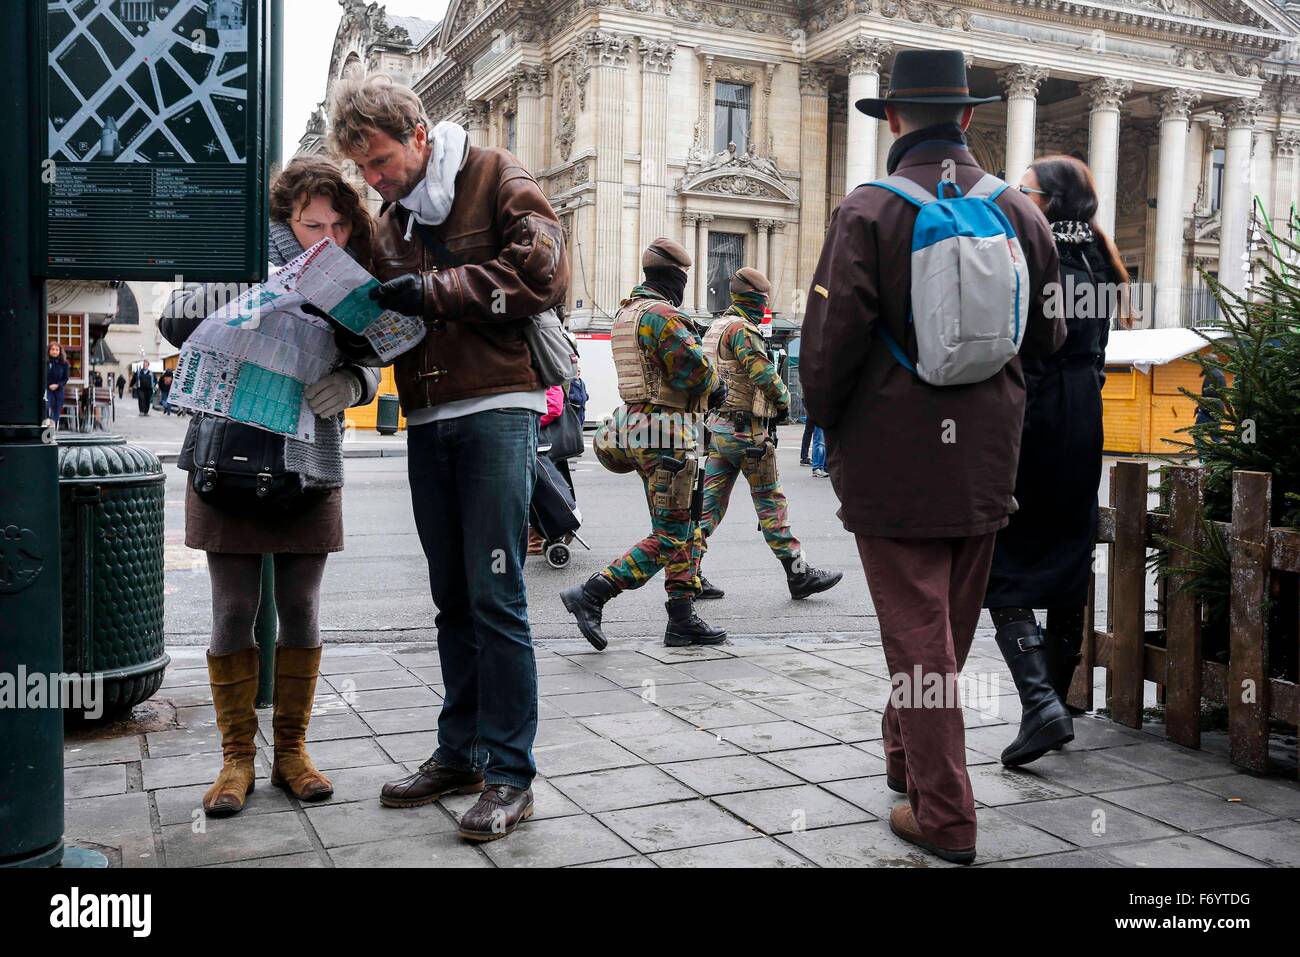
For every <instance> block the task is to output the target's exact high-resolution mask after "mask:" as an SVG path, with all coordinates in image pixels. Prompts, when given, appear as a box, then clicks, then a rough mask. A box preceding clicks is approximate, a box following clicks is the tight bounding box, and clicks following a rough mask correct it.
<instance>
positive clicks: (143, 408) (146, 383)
mask: <svg viewBox="0 0 1300 957" xmlns="http://www.w3.org/2000/svg"><path fill="white" fill-rule="evenodd" d="M164 335H165V333H164ZM153 386H154V381H153V373H152V372H150V371H149V360H148V359H145V360H144V362H142V363H141V364H140V368H139V369H137V370H136V373H135V375H134V376H132V378H131V394H132V395H134V396H135V402H136V406H137V408H139V410H140V414H141V415H148V414H149V406H150V405H151V404H152V403H153Z"/></svg>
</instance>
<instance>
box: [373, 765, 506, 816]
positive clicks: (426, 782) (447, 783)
mask: <svg viewBox="0 0 1300 957" xmlns="http://www.w3.org/2000/svg"><path fill="white" fill-rule="evenodd" d="M482 790H483V774H482V772H480V771H456V770H454V769H452V768H445V767H443V766H442V765H440V764H438V763H437V762H436V761H434V760H433V758H430V759H429V760H428V761H425V762H424V763H423V764H422V765H420V770H418V771H416V772H415V773H414V774H412V775H409V776H407V777H404V778H402V779H401V780H400V781H389V782H388V783H387V784H385V785H384V787H383V790H381V791H380V792H379V803H380V804H383V805H384V806H385V807H420V806H421V805H424V804H432V803H433V802H434V801H436V800H438V798H440V797H442V796H443V795H444V794H478V792H479V791H482Z"/></svg>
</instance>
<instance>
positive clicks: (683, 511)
mask: <svg viewBox="0 0 1300 957" xmlns="http://www.w3.org/2000/svg"><path fill="white" fill-rule="evenodd" d="M690 267H691V257H690V254H689V253H687V252H686V250H685V249H684V248H683V247H682V246H681V244H680V243H677V242H674V241H673V240H671V239H665V238H660V239H656V240H655V241H654V242H652V243H651V244H650V245H649V246H648V247H647V248H646V250H645V253H644V254H643V255H642V257H641V268H642V271H643V272H644V273H645V281H644V282H643V283H641V284H640V285H638V286H637V287H635V288H634V289H633V290H632V292H631V293H630V294H629V295H628V297H627V298H626V299H624V300H623V302H622V303H621V304H620V305H619V308H618V313H617V315H615V317H614V325H613V328H612V330H611V331H610V346H611V348H612V350H613V353H614V365H615V367H616V371H617V373H618V392H619V396H620V398H622V399H623V403H624V404H623V405H622V406H620V407H619V408H618V409H617V410H615V413H614V416H613V417H612V418H613V421H612V422H607V423H606V425H605V426H603V427H602V429H601V431H600V432H599V433H597V437H596V442H597V449H596V457H597V459H598V460H599V461H600V462H601V464H602V465H605V467H606V468H611V469H612V470H614V471H631V470H635V471H636V472H637V474H638V475H640V476H641V482H642V484H643V485H644V486H645V495H646V503H647V505H648V506H649V508H650V534H649V535H648V536H646V537H645V538H643V539H642V540H641V541H639V542H637V543H636V544H635V545H633V546H632V547H631V548H630V549H628V550H627V551H626V552H625V553H624V554H623V555H622V556H621V557H619V558H618V559H616V560H615V561H614V562H612V563H611V564H610V565H609V566H608V567H607V568H605V569H603V570H602V571H600V572H598V573H597V574H595V575H592V576H591V578H589V579H588V580H587V581H586V582H585V583H584V584H582V585H575V586H573V587H572V588H566V589H565V590H564V591H563V592H561V593H560V600H561V601H562V602H563V603H564V607H565V608H566V609H567V610H568V611H569V612H570V614H572V615H573V616H574V618H575V619H577V623H578V630H579V631H581V632H582V634H583V636H584V637H585V638H586V639H587V640H588V641H589V642H591V644H592V646H593V647H595V648H596V649H597V650H603V649H604V648H605V646H606V644H607V641H606V638H605V635H604V632H603V631H602V630H601V617H602V614H603V609H604V606H605V603H606V602H608V601H609V600H610V599H611V598H613V597H614V596H615V595H617V594H619V593H620V592H623V591H627V590H629V589H632V588H640V587H641V586H642V585H644V584H645V583H646V582H647V581H649V580H650V578H651V577H652V576H653V575H654V574H655V573H656V572H658V571H659V569H661V568H662V569H664V588H665V590H666V591H667V592H668V603H667V609H668V627H667V629H666V630H665V632H664V644H666V645H669V646H682V645H714V644H719V643H720V642H723V641H725V640H726V638H727V633H726V631H724V630H723V629H721V628H714V627H712V626H711V625H709V624H708V623H707V622H705V621H704V620H703V619H701V618H700V617H699V616H698V615H697V614H695V596H696V595H697V594H698V593H699V590H700V578H699V575H700V553H701V551H702V550H703V545H702V541H703V539H702V537H701V535H700V529H699V527H698V525H697V524H696V523H695V521H694V520H693V515H692V511H693V509H692V504H693V502H694V490H695V484H696V483H695V476H696V473H697V470H698V469H699V468H700V463H699V460H698V458H697V455H696V445H697V442H698V435H697V432H698V429H699V427H700V425H701V423H699V421H698V418H699V415H700V414H701V413H702V412H704V410H705V408H706V406H709V407H712V406H713V405H716V404H717V403H718V402H720V401H721V399H722V398H723V396H724V393H725V388H724V386H723V385H722V380H721V379H720V378H719V376H718V373H717V370H716V369H715V368H714V366H713V363H712V362H710V361H709V358H708V356H706V355H705V353H704V349H703V348H702V347H701V346H700V340H699V330H698V329H697V328H696V325H695V322H694V320H692V319H691V317H690V316H688V315H686V314H685V313H684V312H682V311H681V308H680V307H681V304H682V295H683V293H684V292H685V291H686V270H688V269H689V268H690ZM601 443H612V444H614V445H615V446H616V448H612V449H602V448H601V447H600V444H601Z"/></svg>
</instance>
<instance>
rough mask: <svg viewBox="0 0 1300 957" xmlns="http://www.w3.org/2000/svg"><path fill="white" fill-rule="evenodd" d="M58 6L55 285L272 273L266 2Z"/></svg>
mask: <svg viewBox="0 0 1300 957" xmlns="http://www.w3.org/2000/svg"><path fill="white" fill-rule="evenodd" d="M47 7H48V16H47V23H46V40H47V43H46V48H47V50H48V59H47V69H46V76H45V105H46V115H47V119H48V122H47V125H46V135H47V137H48V148H47V151H46V154H45V155H46V156H47V157H48V162H47V163H46V170H45V173H44V175H43V176H42V183H43V189H44V190H45V198H46V206H47V210H48V213H47V217H46V231H45V257H44V264H45V269H46V274H47V275H51V276H60V275H62V276H85V275H87V273H88V271H92V270H93V271H95V272H96V273H97V274H100V275H103V276H106V277H108V276H109V274H113V275H112V276H111V277H110V278H150V277H161V276H171V275H174V274H177V273H184V274H187V275H186V278H191V277H193V278H198V279H235V278H248V277H249V275H250V272H251V271H254V270H255V269H256V266H257V264H258V263H259V262H264V258H263V257H262V256H261V255H260V252H255V251H254V250H252V249H250V245H253V246H258V247H259V249H260V246H261V244H260V242H256V241H255V239H258V238H260V235H261V233H262V232H263V231H264V230H265V223H262V222H260V220H261V218H262V202H261V200H260V193H261V188H260V186H261V177H260V176H256V175H254V174H255V173H256V170H255V169H252V168H250V164H253V165H254V166H255V165H256V164H257V163H258V162H260V158H261V154H262V148H261V146H262V144H261V140H262V134H261V124H262V117H261V115H260V113H261V110H260V108H259V104H260V88H261V87H260V82H259V78H260V76H261V73H260V71H261V63H260V60H261V57H260V50H261V45H260V40H259V37H260V32H259V30H260V21H261V13H260V4H259V3H258V2H257V0H49V2H48V4H47ZM254 212H256V214H257V220H259V222H254V221H253V214H254Z"/></svg>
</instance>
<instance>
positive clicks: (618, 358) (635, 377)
mask: <svg viewBox="0 0 1300 957" xmlns="http://www.w3.org/2000/svg"><path fill="white" fill-rule="evenodd" d="M659 302H662V300H660V299H625V300H624V301H623V304H622V305H621V306H619V310H618V314H617V315H615V317H614V326H613V329H612V330H611V332H610V337H609V338H610V348H611V349H612V350H613V353H614V368H615V370H616V371H617V372H618V394H619V398H621V399H622V400H623V401H624V402H653V403H654V404H655V405H661V406H664V407H665V408H669V409H680V410H682V411H684V412H685V411H691V412H693V411H697V409H698V407H699V406H701V404H702V402H703V399H702V398H696V397H695V396H692V395H689V394H688V393H686V392H683V391H682V390H681V389H673V388H670V387H669V386H668V385H667V384H666V383H665V382H664V371H663V368H662V367H661V366H660V365H659V364H658V363H656V362H655V361H654V357H653V356H651V355H650V354H649V353H647V352H646V350H645V349H643V348H641V341H640V338H639V337H638V336H637V328H638V327H639V326H640V325H641V317H642V316H643V315H644V314H645V313H646V311H647V310H649V308H650V307H651V306H653V305H655V304H656V303H659Z"/></svg>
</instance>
